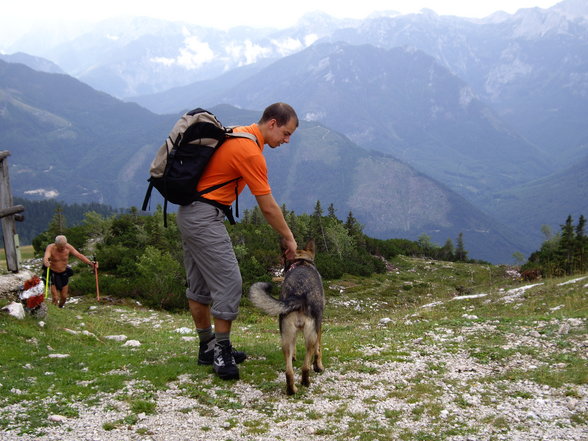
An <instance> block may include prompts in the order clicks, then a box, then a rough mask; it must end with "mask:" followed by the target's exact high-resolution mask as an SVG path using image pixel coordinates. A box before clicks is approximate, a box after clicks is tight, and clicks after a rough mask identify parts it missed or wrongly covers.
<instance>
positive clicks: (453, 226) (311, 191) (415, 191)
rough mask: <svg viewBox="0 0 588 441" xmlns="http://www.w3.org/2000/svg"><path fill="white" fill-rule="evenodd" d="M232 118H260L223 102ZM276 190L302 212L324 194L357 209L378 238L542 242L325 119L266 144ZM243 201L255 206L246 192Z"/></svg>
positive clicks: (510, 244)
mask: <svg viewBox="0 0 588 441" xmlns="http://www.w3.org/2000/svg"><path fill="white" fill-rule="evenodd" d="M215 113H216V114H217V115H218V116H219V117H221V120H222V121H225V122H226V123H227V124H236V123H238V122H239V121H241V122H242V121H243V120H247V119H248V120H255V119H256V118H257V117H258V114H257V113H251V114H250V115H249V116H248V117H245V116H244V115H245V113H243V111H240V110H236V109H234V108H232V107H229V106H219V107H216V108H215ZM265 156H266V158H267V162H268V167H269V171H270V181H271V185H272V193H273V194H274V195H275V197H276V199H277V200H278V202H279V203H280V204H281V203H285V204H286V205H287V207H288V208H290V209H295V210H296V211H297V212H300V211H302V212H309V213H310V212H312V211H313V209H314V206H315V204H316V201H317V200H320V201H321V202H322V203H323V206H325V207H326V206H327V205H328V204H330V203H333V204H334V206H335V208H336V209H337V215H338V216H339V218H341V219H344V218H346V216H347V214H348V212H349V211H352V212H353V215H354V216H355V217H356V218H357V219H358V220H360V222H362V223H363V224H364V225H365V232H366V233H367V234H369V235H372V236H374V237H380V238H389V237H405V238H411V239H416V238H418V236H420V234H422V233H426V234H428V235H429V236H431V237H432V238H433V240H434V241H435V242H436V243H439V244H440V245H441V244H443V243H445V241H446V240H447V239H448V238H451V239H452V240H453V241H454V243H455V240H456V238H457V235H458V234H459V233H460V232H463V233H464V237H465V241H466V244H467V245H466V246H467V249H468V250H472V256H474V257H475V258H479V259H486V260H489V261H493V262H511V261H512V257H511V256H512V254H513V252H514V251H516V250H519V251H523V252H528V251H529V250H531V249H533V246H534V244H533V243H532V242H530V241H528V240H527V239H526V238H525V236H524V235H520V234H518V233H514V232H513V230H510V229H509V228H506V227H505V226H504V225H502V224H500V223H499V222H496V221H495V220H493V219H491V218H489V217H488V216H487V215H486V214H484V213H482V212H481V211H480V210H478V209H477V208H475V207H474V206H472V205H471V204H470V203H469V202H467V201H466V200H465V199H463V198H462V197H460V196H458V195H457V194H455V193H454V192H453V191H451V190H449V189H448V188H447V187H445V186H443V185H442V184H440V183H438V182H436V181H435V180H433V179H431V178H429V177H427V176H425V175H423V174H421V173H419V172H417V171H416V170H414V169H413V168H412V167H410V166H408V165H407V164H404V163H402V162H400V161H398V160H396V159H394V158H392V157H390V156H387V155H383V154H378V153H375V152H368V151H366V150H364V149H361V148H358V147H357V146H356V145H354V144H353V143H352V142H351V141H350V140H349V139H347V138H346V137H344V136H342V135H341V134H339V133H336V132H333V131H331V130H329V129H328V128H326V127H324V126H322V125H319V124H317V123H302V125H301V127H300V129H299V130H298V131H297V132H296V133H295V134H294V136H293V137H292V141H291V144H289V145H284V146H282V147H280V148H278V149H273V150H272V149H267V148H266V151H265ZM241 199H242V201H241V202H240V203H242V204H243V206H247V205H249V206H252V204H253V202H252V198H251V197H250V196H249V197H248V196H244V197H243V198H241Z"/></svg>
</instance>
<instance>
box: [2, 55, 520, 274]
mask: <svg viewBox="0 0 588 441" xmlns="http://www.w3.org/2000/svg"><path fill="white" fill-rule="evenodd" d="M0 97H1V98H0V106H1V109H2V112H0V132H1V133H2V138H3V140H4V142H6V144H5V147H6V149H8V150H10V151H11V153H12V155H11V156H10V157H9V165H10V178H11V185H12V189H13V192H14V195H15V196H24V197H33V196H37V198H44V197H49V196H51V195H53V196H55V195H58V197H59V198H60V199H62V200H64V201H66V202H91V201H95V202H103V203H106V204H110V205H112V206H114V207H129V206H131V205H134V206H139V205H140V204H141V202H142V199H143V196H144V192H145V190H146V186H147V185H146V178H147V176H148V167H149V163H150V162H151V160H152V158H153V156H154V153H155V151H156V149H157V148H158V147H159V145H160V143H161V142H162V141H163V139H164V138H165V136H166V135H167V132H168V131H169V129H170V128H171V127H172V125H173V123H174V122H175V119H176V118H177V115H173V116H170V115H168V116H159V115H154V114H152V113H150V112H148V111H146V110H144V109H142V108H140V107H138V106H137V105H134V104H125V103H122V102H120V101H118V100H116V99H114V98H112V97H109V96H108V95H106V94H104V93H101V92H97V91H95V90H93V89H92V88H90V87H88V86H86V85H84V84H82V83H80V82H79V81H77V80H75V79H73V78H71V77H68V76H65V75H55V74H44V73H40V72H36V71H33V70H31V69H29V68H27V67H25V66H23V65H19V64H8V63H3V62H0ZM213 110H214V112H215V113H217V115H218V116H219V117H220V118H221V120H222V121H223V122H225V124H227V125H230V124H249V123H251V122H254V121H256V120H257V119H258V118H259V115H260V112H259V111H255V112H251V111H244V110H239V109H236V108H232V107H228V106H221V107H218V108H214V109H213ZM3 147H4V146H3ZM265 154H266V157H267V160H268V163H269V167H270V180H271V183H272V187H273V190H274V193H275V196H276V199H277V200H278V201H279V202H280V203H286V204H287V206H288V207H289V208H290V209H293V210H295V211H296V212H299V213H300V212H311V211H312V210H313V208H314V205H315V203H316V201H317V200H321V201H322V202H323V204H324V205H325V206H327V205H328V204H330V203H333V204H334V205H335V207H336V209H337V210H338V214H339V216H340V217H341V218H345V217H346V216H347V213H348V212H349V211H350V210H351V211H353V213H354V215H355V216H356V217H357V218H358V219H359V220H360V221H361V222H362V223H363V224H364V225H365V231H366V232H367V233H368V234H373V235H375V236H378V237H407V238H412V239H416V238H417V237H418V236H419V235H420V234H422V233H427V234H429V235H430V236H431V237H432V238H433V239H434V240H435V241H439V242H443V243H444V242H445V240H446V239H447V238H452V239H453V240H455V238H456V237H457V234H458V233H459V232H463V233H464V236H465V240H466V246H467V249H468V250H470V252H471V254H470V256H471V257H474V258H480V259H486V260H491V261H499V262H500V261H509V260H510V259H509V258H510V256H511V255H512V253H513V252H514V251H523V252H527V251H529V250H530V248H529V247H530V246H531V245H530V244H529V243H528V242H525V241H524V240H521V238H520V237H517V236H516V235H512V234H510V233H508V231H507V230H505V229H504V228H503V227H502V226H500V225H498V224H497V223H495V222H494V221H492V220H491V219H489V218H488V217H487V216H486V215H484V214H483V213H481V212H480V211H479V210H477V209H475V208H474V207H473V206H471V205H470V204H469V203H467V202H466V201H465V200H464V199H463V198H461V197H459V196H457V195H456V194H454V193H453V192H452V191H450V190H449V189H447V188H446V187H444V186H442V185H440V184H438V183H437V182H435V181H434V180H432V179H430V178H428V177H426V176H424V175H422V174H420V173H418V172H416V171H415V170H414V169H412V168H411V167H409V166H407V165H405V164H402V163H400V162H399V161H397V160H395V159H393V158H391V157H388V156H383V155H381V154H375V153H370V152H368V151H366V150H363V149H361V148H359V147H357V146H356V145H355V144H353V143H352V142H351V141H350V140H348V139H347V138H345V137H344V136H342V135H341V134H339V133H336V132H333V131H332V130H329V129H327V128H325V127H323V126H321V125H319V124H317V123H307V122H303V123H302V124H301V127H300V129H299V130H298V131H297V132H296V134H295V136H294V137H293V138H292V143H291V145H288V146H283V147H282V148H279V149H269V148H267V149H266V152H265ZM156 204H157V198H155V200H154V201H153V205H152V206H153V207H154V206H155V205H156ZM240 205H241V209H243V208H244V207H247V206H250V207H252V206H253V200H252V198H251V196H250V195H249V196H246V195H244V196H243V197H242V198H241V204H240Z"/></svg>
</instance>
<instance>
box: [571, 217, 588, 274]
mask: <svg viewBox="0 0 588 441" xmlns="http://www.w3.org/2000/svg"><path fill="white" fill-rule="evenodd" d="M585 227H586V218H585V217H584V215H580V218H579V219H578V225H576V237H575V240H574V257H575V261H576V262H575V263H576V265H575V269H576V270H577V271H585V270H586V269H587V268H588V262H586V253H587V252H588V241H587V238H586V233H585V231H584V228H585Z"/></svg>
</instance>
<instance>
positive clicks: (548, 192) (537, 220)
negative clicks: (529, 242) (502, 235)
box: [491, 156, 588, 240]
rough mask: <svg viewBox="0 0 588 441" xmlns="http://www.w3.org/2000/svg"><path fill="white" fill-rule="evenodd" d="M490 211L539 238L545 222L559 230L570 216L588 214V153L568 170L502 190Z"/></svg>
mask: <svg viewBox="0 0 588 441" xmlns="http://www.w3.org/2000/svg"><path fill="white" fill-rule="evenodd" d="M521 207H525V209H524V210H521V209H520V208H521ZM491 211H492V213H494V214H495V216H496V217H497V218H498V219H501V220H502V221H503V222H504V223H506V224H508V225H512V226H513V227H514V228H517V229H519V230H520V231H525V230H526V231H528V232H529V233H531V234H533V235H534V237H535V239H536V240H538V239H540V238H542V237H543V235H542V234H541V226H542V225H549V226H551V227H552V231H554V232H557V231H559V226H560V225H562V224H563V223H564V222H565V219H566V217H567V216H568V215H572V216H573V217H574V219H575V220H577V219H578V217H579V216H580V215H581V214H583V215H584V216H585V217H586V216H588V156H585V157H584V158H582V159H580V160H578V161H577V163H576V164H575V165H573V166H572V167H570V168H569V169H566V170H564V171H561V172H558V173H555V174H553V175H551V176H548V177H546V178H543V179H539V180H537V181H533V182H530V183H528V184H525V185H522V186H520V187H516V188H513V189H510V190H508V191H505V192H502V193H500V194H499V195H498V197H497V198H496V202H495V205H494V206H493V209H492V210H491Z"/></svg>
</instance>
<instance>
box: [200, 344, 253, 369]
mask: <svg viewBox="0 0 588 441" xmlns="http://www.w3.org/2000/svg"><path fill="white" fill-rule="evenodd" d="M215 343H216V340H215V339H214V338H212V339H211V340H208V341H207V342H200V347H199V349H198V364H200V365H207V366H208V365H211V364H212V363H213V361H214V345H215ZM232 351H233V358H234V359H235V363H237V364H241V363H243V362H244V361H245V360H246V359H247V354H246V353H245V352H241V351H237V350H236V349H234V348H233V349H232Z"/></svg>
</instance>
